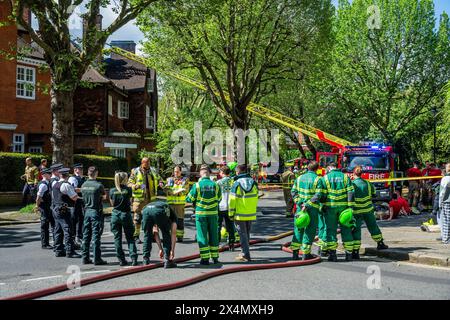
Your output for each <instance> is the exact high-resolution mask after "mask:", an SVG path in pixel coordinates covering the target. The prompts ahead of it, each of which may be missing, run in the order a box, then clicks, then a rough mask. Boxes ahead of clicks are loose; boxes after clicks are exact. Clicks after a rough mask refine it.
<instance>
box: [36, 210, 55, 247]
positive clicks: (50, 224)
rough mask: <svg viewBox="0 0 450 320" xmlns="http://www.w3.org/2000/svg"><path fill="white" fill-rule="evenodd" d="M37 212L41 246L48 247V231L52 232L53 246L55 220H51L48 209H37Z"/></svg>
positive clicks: (50, 211)
mask: <svg viewBox="0 0 450 320" xmlns="http://www.w3.org/2000/svg"><path fill="white" fill-rule="evenodd" d="M39 212H40V214H41V245H42V246H48V245H50V243H49V240H50V230H51V232H52V237H53V244H55V219H54V218H53V214H52V210H51V209H50V207H48V208H42V207H39ZM49 229H50V230H49Z"/></svg>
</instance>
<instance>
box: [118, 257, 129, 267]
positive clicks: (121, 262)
mask: <svg viewBox="0 0 450 320" xmlns="http://www.w3.org/2000/svg"><path fill="white" fill-rule="evenodd" d="M119 265H120V266H121V267H125V266H127V265H128V261H127V260H126V259H121V260H119Z"/></svg>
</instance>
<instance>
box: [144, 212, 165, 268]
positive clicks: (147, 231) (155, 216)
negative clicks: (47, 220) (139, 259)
mask: <svg viewBox="0 0 450 320" xmlns="http://www.w3.org/2000/svg"><path fill="white" fill-rule="evenodd" d="M155 224H156V225H157V226H158V228H159V230H161V233H162V240H161V242H162V247H163V251H164V259H165V260H169V257H170V250H171V248H172V238H171V235H170V233H171V229H172V225H171V223H170V221H169V220H167V218H166V217H165V213H164V211H159V212H157V213H153V212H151V213H148V212H145V211H144V213H143V214H142V230H143V231H144V244H143V246H142V255H143V257H144V258H150V252H151V251H152V241H153V226H154V225H155Z"/></svg>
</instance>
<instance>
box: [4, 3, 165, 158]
mask: <svg viewBox="0 0 450 320" xmlns="http://www.w3.org/2000/svg"><path fill="white" fill-rule="evenodd" d="M155 1H156V0H117V1H109V0H90V1H83V0H59V1H55V0H13V1H12V4H13V8H14V10H13V17H14V19H15V20H16V21H17V22H18V23H19V24H20V25H22V26H23V27H24V28H25V29H26V30H27V31H28V33H29V34H30V36H31V39H32V40H33V41H34V42H35V43H36V44H37V45H39V46H40V47H41V48H42V49H43V50H44V59H45V61H46V62H47V64H48V67H49V69H50V73H51V89H50V95H51V111H52V116H53V132H52V138H51V141H52V146H53V157H52V158H53V161H55V162H62V163H64V164H69V163H71V162H72V156H73V133H74V132H73V95H74V92H75V90H76V88H77V87H78V85H79V84H80V81H81V77H82V76H83V74H84V73H85V71H86V70H87V68H88V66H89V65H90V64H91V63H92V62H93V61H94V59H96V58H97V57H98V56H99V55H100V54H101V53H102V50H103V47H104V45H105V43H106V40H107V39H108V37H109V36H110V35H111V34H112V33H114V32H115V31H116V30H118V29H119V28H121V27H122V26H124V25H125V24H126V23H128V22H129V21H131V20H132V19H134V18H135V17H136V16H137V15H138V14H139V13H140V12H141V11H142V10H143V9H144V8H147V7H148V6H149V5H150V4H151V3H153V2H155ZM78 6H85V11H86V13H85V14H83V17H82V18H83V19H85V37H84V39H83V41H82V45H81V48H75V47H74V46H73V44H72V42H71V34H70V30H69V25H68V23H69V17H70V16H71V15H72V13H73V12H74V10H75V9H76V8H77V7H78ZM107 6H110V7H112V9H113V10H114V11H115V12H116V13H117V17H116V18H115V20H114V21H113V22H112V23H111V24H110V25H109V26H108V27H106V28H104V29H103V30H98V29H97V25H96V20H97V16H98V15H99V14H100V9H101V8H106V7H107ZM26 8H28V9H31V11H32V13H33V14H34V15H35V17H36V20H37V24H38V28H37V30H35V29H34V28H33V26H32V24H31V21H26V20H25V19H24V10H25V9H26Z"/></svg>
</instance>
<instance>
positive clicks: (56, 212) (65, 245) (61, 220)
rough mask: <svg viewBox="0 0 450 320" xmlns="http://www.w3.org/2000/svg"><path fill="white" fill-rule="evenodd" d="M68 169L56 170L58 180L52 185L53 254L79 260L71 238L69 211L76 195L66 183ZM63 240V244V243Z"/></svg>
mask: <svg viewBox="0 0 450 320" xmlns="http://www.w3.org/2000/svg"><path fill="white" fill-rule="evenodd" d="M69 172H70V169H69V168H62V169H59V170H58V173H59V175H60V180H59V181H55V182H53V184H52V210H53V218H54V219H55V253H56V256H57V257H65V256H67V257H69V258H80V257H81V256H80V255H79V254H78V253H76V251H75V248H74V243H73V239H72V237H71V232H72V230H71V226H72V221H71V210H74V209H75V201H76V200H77V199H78V195H77V193H76V192H75V189H74V188H73V186H72V185H71V184H70V183H69V182H68V179H69ZM63 238H64V242H63Z"/></svg>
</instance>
